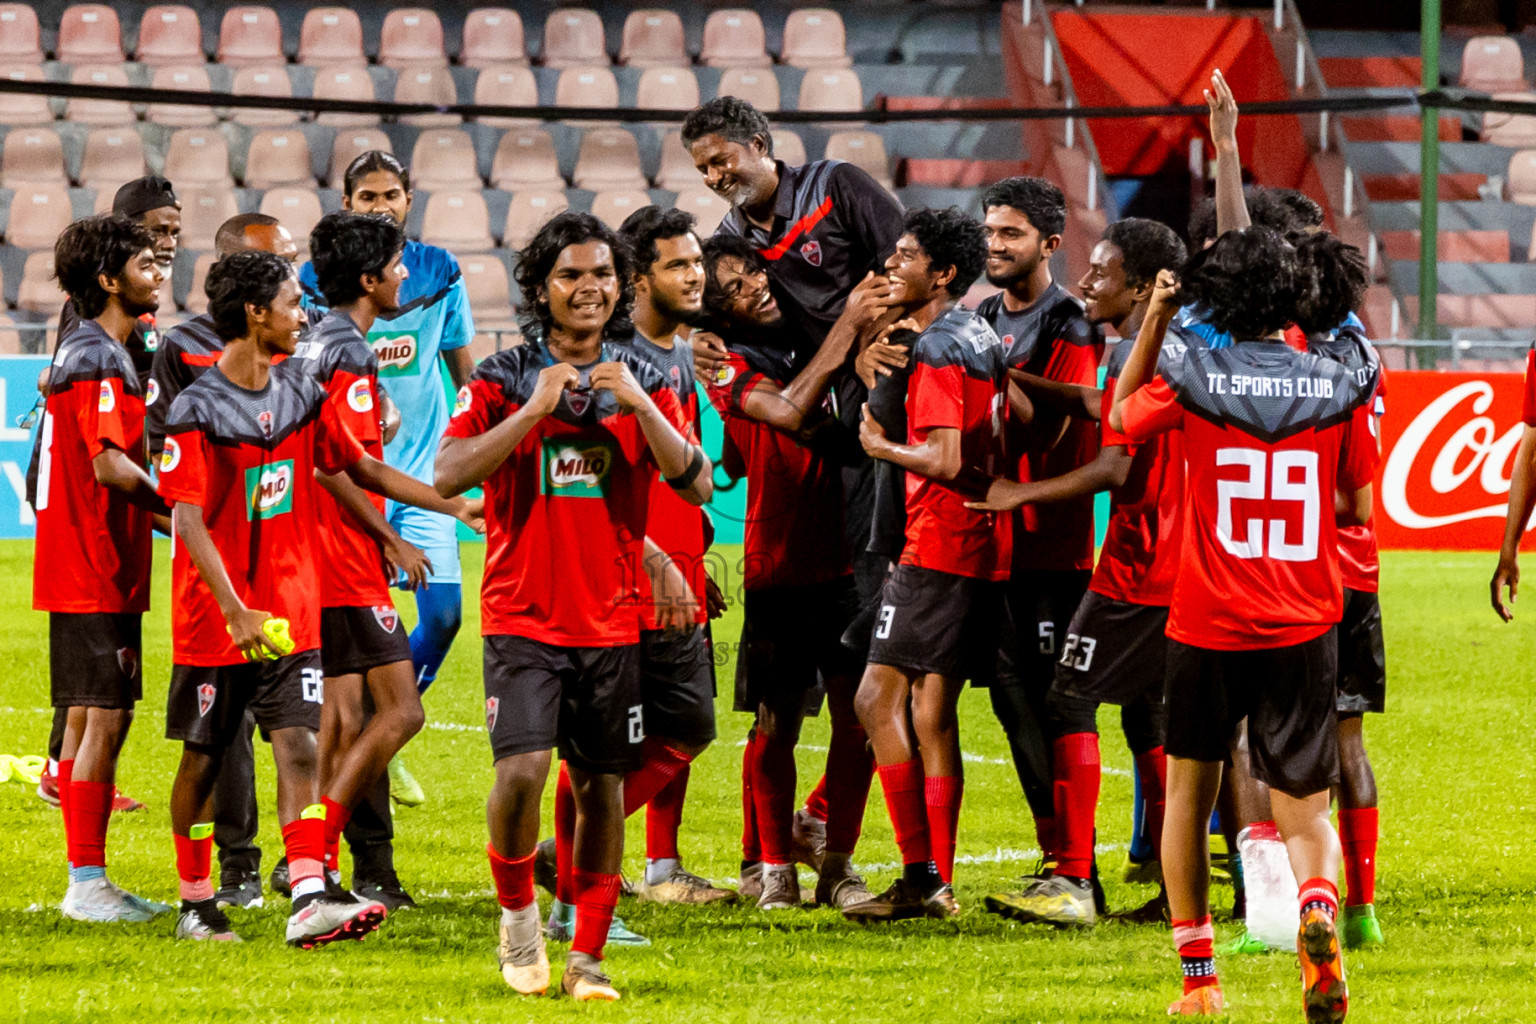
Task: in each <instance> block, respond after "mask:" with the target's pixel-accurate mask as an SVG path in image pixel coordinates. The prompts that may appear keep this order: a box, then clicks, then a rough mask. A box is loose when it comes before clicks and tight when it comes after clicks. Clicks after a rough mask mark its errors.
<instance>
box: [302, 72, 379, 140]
mask: <svg viewBox="0 0 1536 1024" xmlns="http://www.w3.org/2000/svg"><path fill="white" fill-rule="evenodd" d="M310 95H312V96H313V97H314V98H315V99H317V100H368V101H371V100H374V99H376V98H377V96H376V95H375V94H374V91H373V77H372V76H371V75H369V74H368V70H367V69H366V68H362V67H357V66H355V65H349V64H341V65H332V66H330V67H323V68H320V69H318V70H316V71H315V85H314V91H313V92H312V93H311V94H310ZM315 123H316V124H323V125H327V126H329V127H331V128H367V127H370V126H372V125H376V124H378V123H379V115H378V114H344V113H336V112H329V113H324V114H317V115H316V116H315Z"/></svg>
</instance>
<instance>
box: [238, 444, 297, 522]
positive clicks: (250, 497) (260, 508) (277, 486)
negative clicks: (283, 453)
mask: <svg viewBox="0 0 1536 1024" xmlns="http://www.w3.org/2000/svg"><path fill="white" fill-rule="evenodd" d="M293 482H294V481H293V460H292V459H285V460H283V461H282V462H274V463H272V464H271V465H268V466H252V467H251V468H250V469H248V470H246V471H245V518H246V521H247V522H251V521H253V520H256V519H271V518H272V517H273V516H281V515H286V514H288V513H289V512H292V511H293Z"/></svg>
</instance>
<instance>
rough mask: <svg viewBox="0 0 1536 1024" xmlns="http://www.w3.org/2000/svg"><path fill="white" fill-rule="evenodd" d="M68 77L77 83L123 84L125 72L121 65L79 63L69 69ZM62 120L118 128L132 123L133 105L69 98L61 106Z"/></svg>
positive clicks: (126, 75) (133, 119)
mask: <svg viewBox="0 0 1536 1024" xmlns="http://www.w3.org/2000/svg"><path fill="white" fill-rule="evenodd" d="M69 80H70V81H71V82H74V83H77V84H81V85H110V86H123V87H125V88H126V87H127V86H128V84H129V82H128V72H127V71H124V70H123V67H122V65H121V64H116V65H106V64H98V65H84V64H82V65H80V66H78V67H76V68H75V69H74V71H72V72H70V75H69ZM64 117H65V119H66V120H69V121H75V122H77V123H79V124H89V125H97V126H100V127H104V128H118V127H123V126H125V125H130V124H133V122H134V121H135V120H137V118H135V116H134V113H133V107H131V106H129V104H128V102H127V101H126V100H85V99H72V100H70V101H69V102H68V103H66V104H65V105H64Z"/></svg>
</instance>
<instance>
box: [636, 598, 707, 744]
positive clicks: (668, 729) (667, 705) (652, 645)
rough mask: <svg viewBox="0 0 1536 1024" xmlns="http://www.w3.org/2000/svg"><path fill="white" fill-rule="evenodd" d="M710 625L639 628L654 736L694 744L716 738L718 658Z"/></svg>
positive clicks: (644, 696)
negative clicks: (684, 630) (682, 631)
mask: <svg viewBox="0 0 1536 1024" xmlns="http://www.w3.org/2000/svg"><path fill="white" fill-rule="evenodd" d="M707 629H708V627H707V626H699V627H698V628H697V629H695V630H693V632H691V633H688V634H686V635H679V634H677V633H667V632H664V631H663V630H659V629H647V630H644V631H642V632H641V633H640V696H641V704H642V705H643V706H644V708H645V728H646V731H647V732H649V733H650V734H651V735H653V736H664V737H666V738H667V739H673V740H678V741H680V742H682V743H687V744H690V745H702V744H705V743H711V742H713V741H714V738H715V662H714V655H713V654H712V652H711V651H710V645H709V638H708V635H707V632H706V631H707Z"/></svg>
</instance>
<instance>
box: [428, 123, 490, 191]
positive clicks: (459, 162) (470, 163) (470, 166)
mask: <svg viewBox="0 0 1536 1024" xmlns="http://www.w3.org/2000/svg"><path fill="white" fill-rule="evenodd" d="M411 186H412V187H413V188H417V189H420V190H422V191H424V192H437V191H443V190H448V191H452V190H455V189H477V188H481V187H483V186H482V183H481V181H480V172H479V170H478V169H477V167H476V161H475V143H474V140H473V139H471V138H470V136H469V133H468V132H466V131H463V130H462V129H459V128H438V129H434V130H432V131H425V132H422V133H421V134H420V135H419V136H417V138H416V145H415V147H414V148H413V149H412V150H411Z"/></svg>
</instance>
